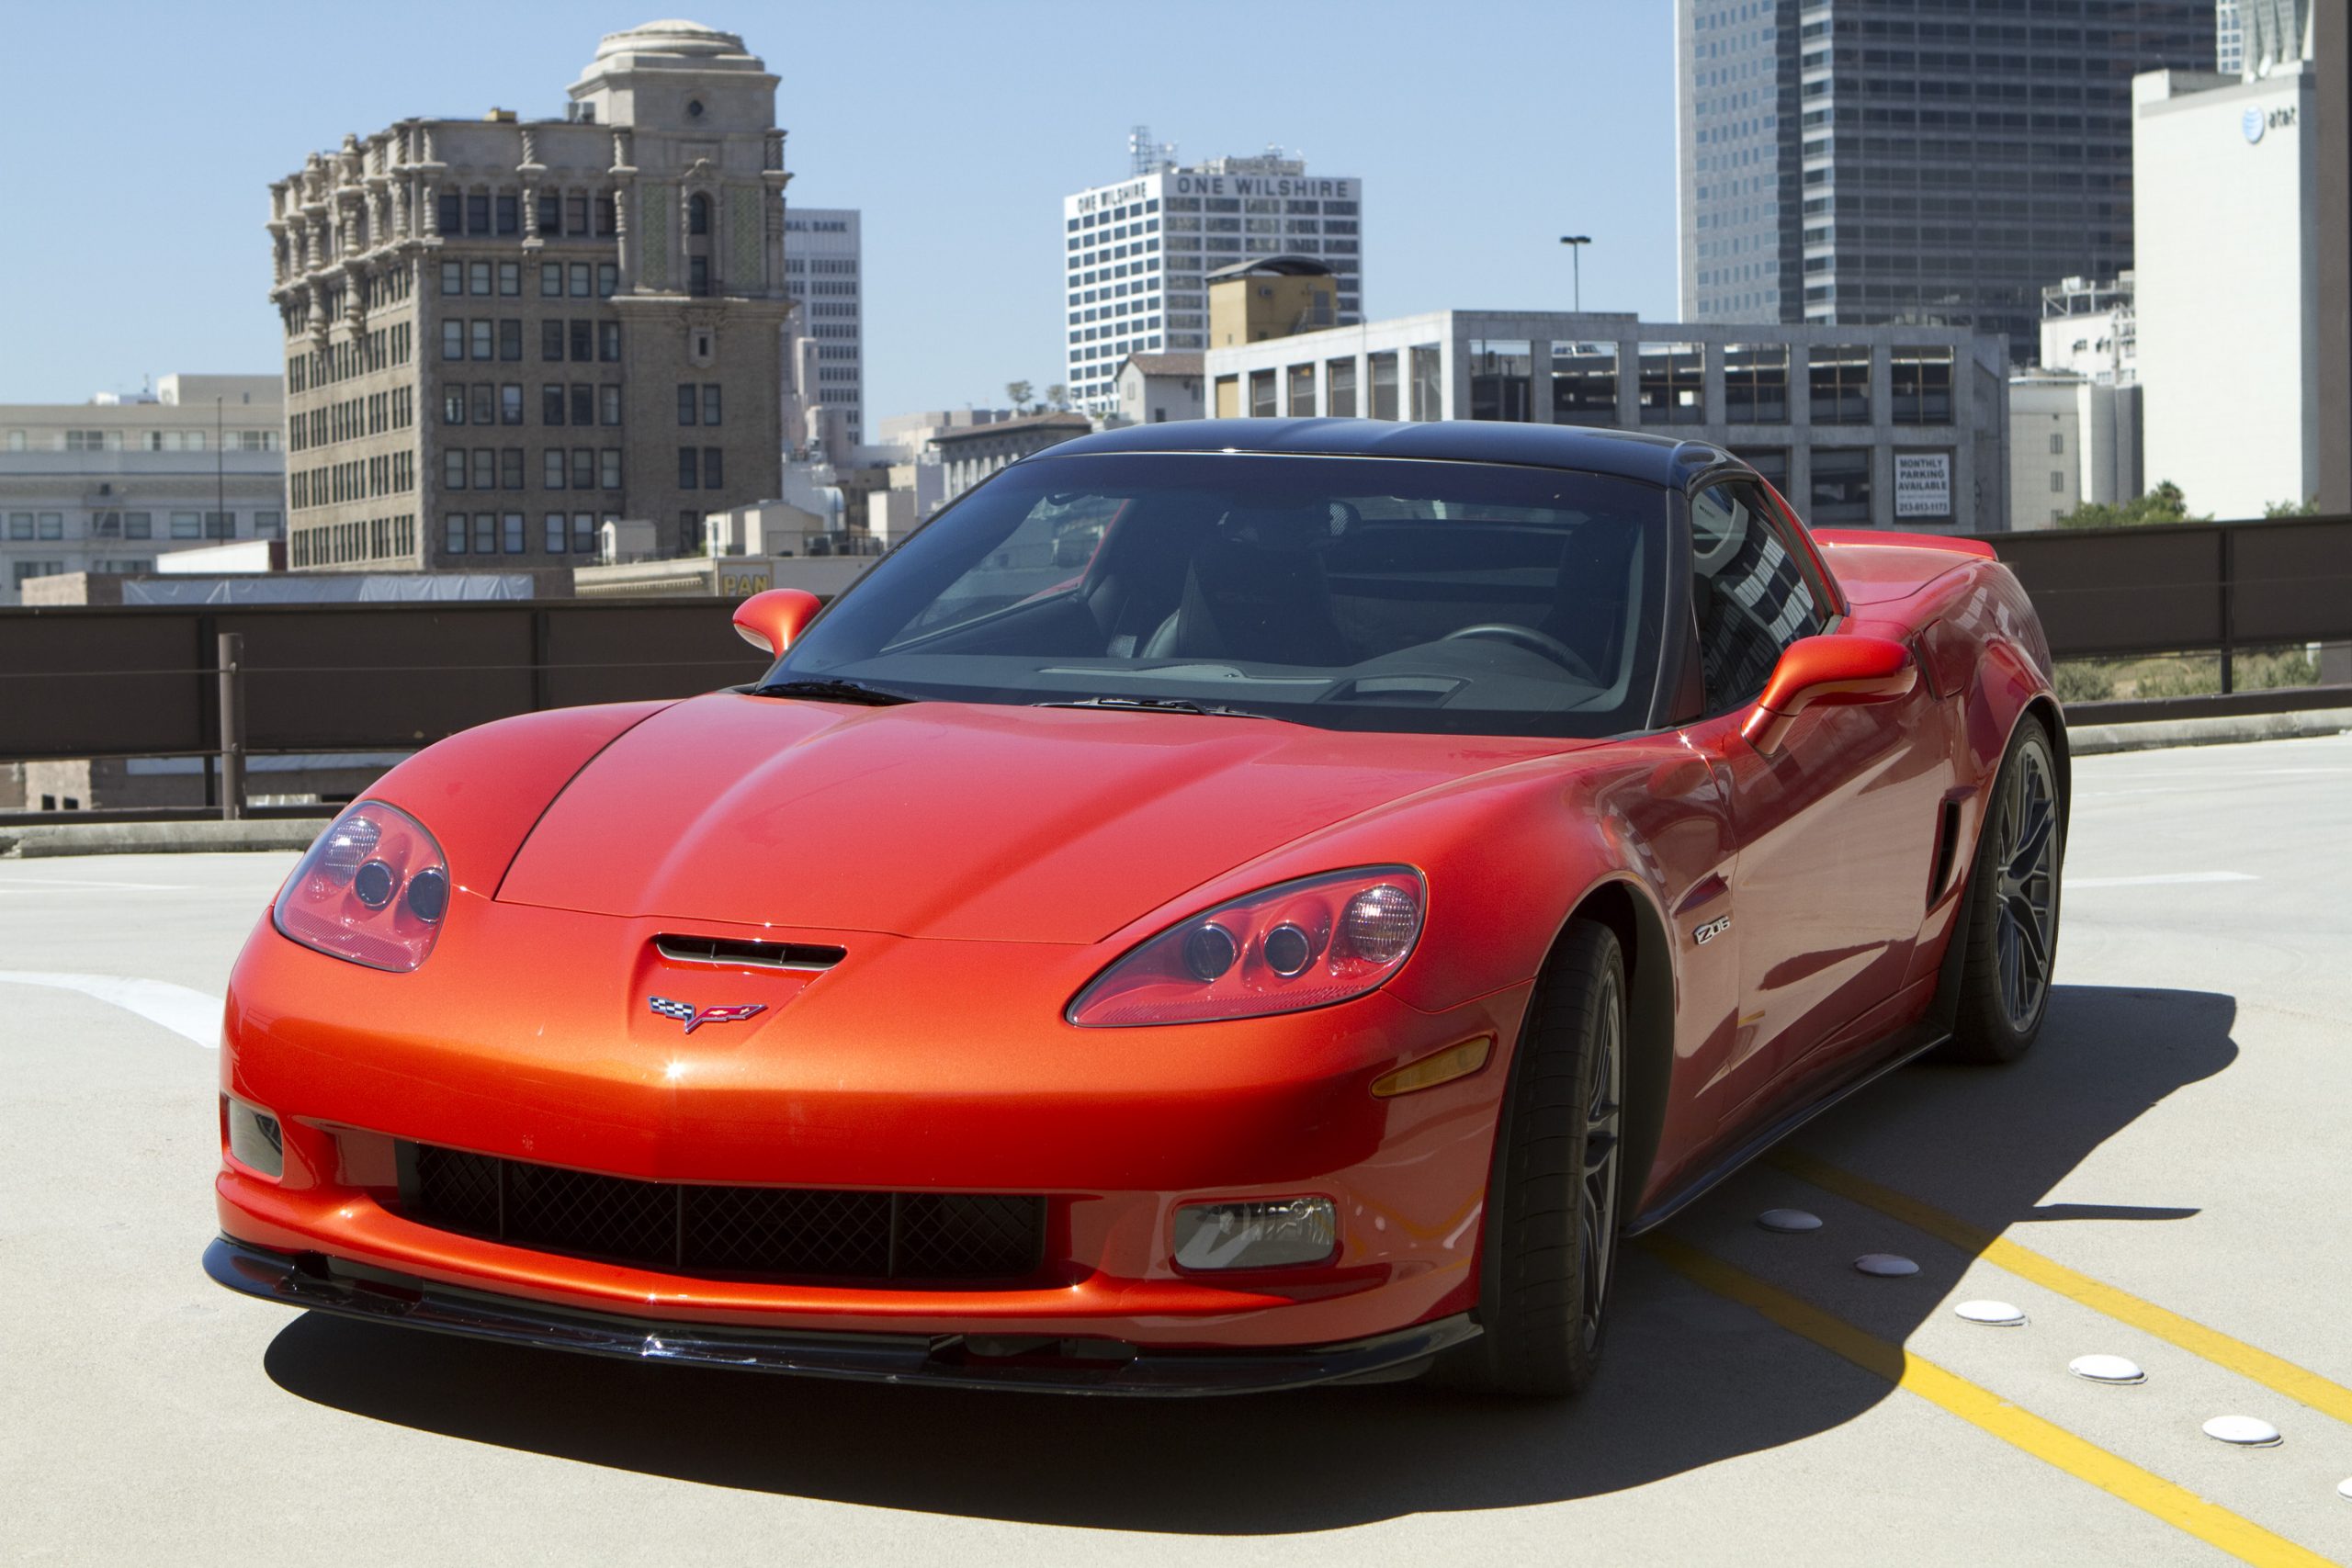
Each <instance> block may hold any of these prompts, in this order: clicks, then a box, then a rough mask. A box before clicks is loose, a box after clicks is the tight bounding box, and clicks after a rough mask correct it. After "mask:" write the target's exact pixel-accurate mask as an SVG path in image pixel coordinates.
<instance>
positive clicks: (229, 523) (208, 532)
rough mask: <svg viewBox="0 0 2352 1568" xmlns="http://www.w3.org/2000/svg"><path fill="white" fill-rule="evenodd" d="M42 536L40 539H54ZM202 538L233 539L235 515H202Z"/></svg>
mask: <svg viewBox="0 0 2352 1568" xmlns="http://www.w3.org/2000/svg"><path fill="white" fill-rule="evenodd" d="M204 536H205V537H206V538H208V539H233V538H235V537H236V536H237V514H236V513H233V512H208V513H205V514H204ZM41 537H42V538H44V539H46V538H51V537H54V536H53V535H49V534H43V535H42V536H41Z"/></svg>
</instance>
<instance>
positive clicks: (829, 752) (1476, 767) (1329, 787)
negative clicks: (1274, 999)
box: [497, 693, 1592, 942]
mask: <svg viewBox="0 0 2352 1568" xmlns="http://www.w3.org/2000/svg"><path fill="white" fill-rule="evenodd" d="M1590 744H1592V742H1589V741H1563V740H1556V739H1523V740H1522V739H1485V738H1475V739H1474V738H1464V737H1453V736H1425V735H1385V734H1366V733H1359V732H1341V731H1334V730H1325V729H1317V728H1308V727H1306V726H1302V725H1294V724H1286V723H1282V722H1279V721H1273V720H1265V719H1244V718H1223V717H1209V716H1195V715H1169V714H1136V713H1119V712H1106V711H1099V710H1098V711H1079V710H1069V709H1049V708H1028V707H1003V706H991V705H968V704H957V703H913V704H907V705H901V706H893V707H857V706H850V705H841V704H828V703H813V702H799V701H792V700H779V699H776V698H771V697H754V696H750V695H746V694H732V693H728V694H715V695H712V696H708V697H701V698H696V699H695V700H693V701H691V702H685V703H680V704H678V705H676V706H674V707H671V708H668V709H666V710H664V711H662V712H661V713H659V714H656V715H654V716H652V717H650V718H649V719H647V720H646V721H645V722H643V723H641V724H639V725H638V726H636V727H635V728H632V729H630V730H628V731H627V732H626V733H625V734H623V735H621V736H620V737H619V738H618V739H616V740H615V741H614V742H613V743H612V744H611V745H610V746H608V747H606V748H605V750H603V751H602V752H600V753H599V754H598V755H597V756H596V757H595V758H594V760H593V761H590V762H589V763H588V764H587V765H586V766H585V767H584V768H582V770H581V771H580V773H578V774H577V775H575V776H574V777H573V778H572V780H571V783H570V784H567V785H565V786H564V788H563V789H562V790H561V791H560V793H559V794H558V795H557V797H556V799H555V800H554V802H553V803H552V804H551V805H550V806H549V807H548V810H547V813H546V815H545V816H544V817H542V818H540V820H539V822H538V824H537V827H535V828H534V829H532V830H531V834H530V837H529V838H528V839H527V840H526V841H525V843H524V845H523V848H522V850H521V852H520V853H518V854H517V855H516V857H515V862H514V863H513V865H512V866H511V867H510V868H509V869H508V871H507V874H506V876H505V878H504V880H503V882H502V883H501V885H500V886H499V889H498V893H497V897H498V898H499V899H500V900H501V901H502V902H506V903H521V904H535V905H541V906H546V907H551V908H565V909H578V910H582V911H587V912H592V913H596V914H606V915H625V916H632V917H654V916H658V917H664V918H669V919H688V920H707V921H725V922H729V923H739V924H752V925H758V924H766V925H775V926H779V927H787V928H795V929H797V930H800V931H888V932H894V933H897V934H899V935H902V936H911V937H929V938H938V939H951V940H971V941H998V942H1099V941H1101V940H1103V938H1104V937H1106V936H1109V935H1110V934H1112V933H1113V932H1114V931H1118V930H1119V928H1121V927H1122V926H1125V925H1126V924H1127V923H1128V922H1130V921H1132V920H1135V919H1139V918H1140V917H1142V916H1144V915H1147V914H1149V913H1150V912H1151V911H1152V910H1154V909H1156V908H1159V906H1161V905H1163V904H1165V903H1167V902H1169V901H1170V900H1171V899H1174V898H1176V897H1180V896H1181V895H1182V894H1183V893H1184V892H1185V891H1186V890H1187V889H1189V888H1192V887H1195V886H1199V885H1200V884H1201V883H1203V882H1204V881H1206V880H1208V879H1209V878H1211V877H1213V876H1216V875H1217V874H1221V873H1223V872H1226V871H1228V870H1231V869H1233V868H1234V867H1236V866H1238V865H1240V864H1242V863H1246V862H1248V861H1250V860H1253V859H1255V858H1256V857H1258V856H1260V855H1261V854H1264V853H1266V852H1269V851H1272V850H1274V849H1278V848H1280V847H1281V846H1282V845H1283V844H1285V843H1288V842H1290V841H1291V840H1295V839H1297V838H1299V837H1301V836H1302V835H1304V834H1306V833H1310V832H1313V831H1314V830H1316V829H1319V828H1323V827H1327V826H1329V825H1330V824H1332V823H1335V822H1340V821H1343V820H1345V819H1346V818H1350V817H1352V816H1355V815H1356V814H1358V813H1359V812H1363V811H1365V810H1367V809H1370V808H1371V807H1376V806H1380V805H1383V804H1385V803H1387V802H1390V801H1394V800H1397V799H1399V798H1401V797H1403V796H1406V795H1414V794H1417V793H1419V792H1421V791H1423V790H1427V789H1430V788H1433V787H1437V786H1442V785H1443V784H1447V783H1449V782H1451V781H1453V780H1457V779H1461V778H1464V777H1468V776H1471V775H1474V774H1476V773H1484V772H1486V771H1487V770H1489V769H1492V768H1497V767H1502V766H1507V765H1509V764H1510V763H1514V762H1521V761H1527V760H1529V759H1531V758H1533V757H1540V756H1544V755H1549V754H1554V753H1557V752H1561V751H1564V750H1576V749H1578V748H1580V747H1582V746H1586V745H1590ZM1302 869H1311V868H1302Z"/></svg>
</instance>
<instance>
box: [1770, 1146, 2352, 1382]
mask: <svg viewBox="0 0 2352 1568" xmlns="http://www.w3.org/2000/svg"><path fill="white" fill-rule="evenodd" d="M1765 1162H1766V1163H1767V1164H1769V1165H1771V1166H1773V1167H1775V1168H1778V1169H1781V1170H1784V1171H1786V1172H1788V1173H1789V1174H1790V1175H1791V1176H1793V1177H1795V1178H1797V1179H1799V1180H1801V1181H1807V1182H1810V1183H1812V1184H1813V1185H1814V1186H1815V1187H1818V1188H1820V1189H1821V1190H1823V1191H1825V1192H1834V1193H1836V1194H1837V1195H1838V1197H1840V1198H1846V1199H1850V1200H1851V1201H1854V1202H1857V1203H1860V1204H1861V1205H1862V1206H1863V1207H1864V1208H1868V1209H1876V1210H1877V1211H1878V1212H1879V1213H1882V1214H1884V1215H1887V1216H1888V1217H1889V1218H1891V1219H1897V1220H1901V1221H1902V1222H1903V1223H1904V1224H1906V1225H1909V1226H1911V1227H1912V1228H1913V1229H1915V1230H1922V1231H1925V1232H1927V1233H1928V1235H1932V1236H1935V1237H1937V1238H1938V1239H1939V1240H1942V1241H1948V1242H1950V1243H1951V1245H1952V1246H1954V1247H1959V1248H1961V1249H1962V1250H1963V1251H1967V1252H1973V1253H1977V1254H1979V1255H1980V1256H1982V1257H1983V1258H1984V1259H1985V1262H1987V1263H1991V1264H1995V1265H1996V1266H1997V1267H2000V1268H2003V1269H2007V1270H2008V1271H2009V1272H2010V1273H2012V1274H2015V1275H2017V1276H2018V1278H2019V1279H2022V1280H2032V1281H2033V1282H2034V1283H2035V1284H2037V1285H2040V1286H2041V1287H2042V1288H2043V1289H2044V1290H2049V1291H2055V1292H2057V1293H2058V1294H2060V1295H2062V1296H2065V1297H2067V1298H2069V1299H2070V1300H2073V1301H2076V1302H2079V1303H2082V1304H2083V1305H2085V1306H2086V1307H2088V1308H2090V1309H2091V1310H2092V1311H2093V1312H2098V1313H2104V1314H2107V1315H2108V1316H2109V1317H2111V1318H2113V1319H2115V1320H2116V1321H2117V1322H2118V1323H2128V1324H2130V1325H2131V1326H2132V1327H2134V1328H2136V1329H2139V1330H2140V1331H2141V1332H2142V1333H2143V1334H2151V1335H2154V1337H2157V1338H2158V1339H2162V1340H2165V1341H2167V1342H2168V1343H2171V1344H2174V1345H2177V1346H2179V1347H2180V1348H2182V1349H2184V1350H2186V1351H2188V1353H2189V1354H2191V1355H2193V1356H2201V1357H2203V1358H2204V1359H2206V1360H2208V1361H2211V1362H2212V1363H2213V1364H2214V1365H2215V1366H2217V1367H2222V1368H2225V1369H2227V1370H2228V1371H2233V1372H2235V1373H2237V1374H2238V1375H2239V1376H2240V1377H2242V1378H2248V1379H2251V1380H2252V1381H2254V1382H2258V1383H2260V1384H2262V1386H2263V1387H2265V1388H2267V1389H2271V1390H2274V1391H2275V1392H2277V1393H2283V1394H2285V1395H2286V1396H2287V1397H2288V1398H2290V1399H2291V1400H2294V1401H2295V1402H2296V1403H2297V1404H2303V1405H2307V1406H2309V1407H2310V1408H2312V1409H2313V1410H2316V1411H2319V1412H2320V1413H2321V1414H2322V1415H2325V1416H2335V1418H2336V1419H2337V1420H2338V1421H2342V1422H2345V1423H2346V1424H2347V1425H2352V1388H2346V1387H2345V1386H2344V1385H2343V1384H2342V1383H2340V1382H2334V1381H2332V1380H2330V1379H2328V1378H2324V1377H2322V1376H2320V1374H2319V1373H2317V1372H2314V1371H2308V1370H2306V1369H2305V1368H2302V1367H2299V1366H2297V1365H2295V1364H2294V1363H2293V1362H2292V1361H2287V1360H2281V1359H2279V1358H2278V1357H2277V1356H2274V1355H2272V1354H2271V1353H2270V1352H2269V1351H2267V1350H2258V1349H2256V1348H2255V1347H2253V1346H2251V1345H2249V1344H2247V1343H2246V1342H2245V1340H2243V1339H2233V1338H2231V1337H2229V1336H2228V1335H2226V1334H2224V1333H2222V1331H2221V1330H2220V1329H2218V1328H2208V1327H2206V1326H2205V1325H2203V1324H2201V1323H2199V1322H2197V1321H2196V1320H2195V1319H2193V1318H2187V1317H2183V1316H2181V1315H2180V1314H2178V1313H2177V1312H2167V1311H2166V1310H2165V1308H2163V1307H2160V1306H2158V1305H2156V1304H2155V1303H2154V1302H2146V1301H2142V1300H2141V1299H2140V1298H2139V1297H2138V1296H2135V1295H2133V1294H2131V1292H2128V1291H2119V1290H2117V1289H2116V1288H2115V1287H2114V1286H2112V1285H2109V1284H2103V1283H2101V1282H2100V1281H2099V1280H2094V1279H2092V1278H2091V1277H2090V1276H2089V1275H2087V1274H2080V1273H2076V1272H2075V1270H2074V1269H2069V1268H2067V1267H2066V1266H2065V1265H2064V1264H2063V1263H2060V1262H2058V1261H2056V1260H2055V1259H2054V1258H2044V1257H2043V1256H2042V1255H2041V1254H2040V1253H2039V1252H2035V1251H2033V1250H2032V1249H2031V1248H2030V1247H2019V1246H2018V1244H2017V1243H2016V1242H2013V1241H2009V1240H2007V1239H2005V1238H2003V1237H2001V1236H1998V1235H1994V1234H1993V1233H1992V1232H1991V1231H1988V1230H1984V1229H1981V1228H1980V1227H1978V1226H1975V1225H1972V1224H1969V1223H1968V1222H1967V1221H1966V1220H1962V1219H1959V1218H1956V1217H1955V1216H1953V1215H1951V1214H1947V1213H1944V1212H1943V1211H1942V1210H1940V1209H1936V1208H1931V1207H1929V1206H1928V1204H1926V1203H1922V1202H1921V1201H1919V1200H1917V1198H1912V1197H1907V1196H1905V1194H1903V1193H1901V1192H1897V1191H1895V1190H1893V1189H1891V1188H1886V1187H1881V1186H1880V1185H1879V1184H1878V1183H1877V1182H1875V1181H1871V1180H1869V1179H1866V1178H1863V1177H1860V1176H1856V1175H1855V1174H1854V1173H1853V1172H1851V1171H1849V1170H1843V1169H1840V1168H1838V1167H1837V1166H1834V1165H1830V1164H1828V1163H1826V1161H1823V1160H1818V1159H1815V1158H1814V1157H1813V1156H1811V1155H1805V1154H1799V1153H1797V1152H1796V1151H1795V1150H1793V1149H1775V1150H1774V1151H1772V1153H1770V1154H1769V1155H1767V1156H1765Z"/></svg>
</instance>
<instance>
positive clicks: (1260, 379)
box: [1250, 370, 1275, 419]
mask: <svg viewBox="0 0 2352 1568" xmlns="http://www.w3.org/2000/svg"><path fill="white" fill-rule="evenodd" d="M1274 412H1275V410H1274V373H1273V372H1272V371H1271V370H1252V371H1251V372H1250V418H1251V419H1272V418H1273V417H1274Z"/></svg>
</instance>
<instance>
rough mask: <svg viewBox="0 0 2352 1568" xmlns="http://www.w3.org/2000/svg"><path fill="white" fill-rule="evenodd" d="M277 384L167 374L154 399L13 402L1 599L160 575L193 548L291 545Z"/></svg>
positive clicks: (3, 469) (2, 492)
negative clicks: (37, 583)
mask: <svg viewBox="0 0 2352 1568" xmlns="http://www.w3.org/2000/svg"><path fill="white" fill-rule="evenodd" d="M280 386H281V383H280V382H279V380H278V378H277V377H276V376H274V375H271V376H165V377H164V378H161V379H160V380H159V381H158V383H157V384H156V389H155V393H154V395H153V396H152V397H139V398H131V399H121V398H115V397H112V396H101V397H99V398H96V399H94V400H91V401H89V402H86V403H17V404H7V405H0V594H5V597H0V604H17V603H20V602H21V600H22V597H23V596H22V594H21V592H19V591H20V590H21V589H22V588H23V586H24V584H25V582H26V581H28V579H31V578H36V577H51V576H57V575H61V574H62V573H66V572H101V573H106V572H115V573H136V572H147V571H153V570H154V568H155V560H156V558H157V557H159V556H161V555H164V554H165V553H167V552H169V551H172V550H177V549H186V548H187V547H191V546H202V545H207V544H220V543H223V542H225V541H228V540H232V539H282V538H284V537H285V536H286V453H285V451H284V450H283V440H282V434H281V433H282V431H283V429H284V424H285V417H286V416H285V400H284V399H283V397H282V396H281V395H280Z"/></svg>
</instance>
